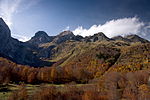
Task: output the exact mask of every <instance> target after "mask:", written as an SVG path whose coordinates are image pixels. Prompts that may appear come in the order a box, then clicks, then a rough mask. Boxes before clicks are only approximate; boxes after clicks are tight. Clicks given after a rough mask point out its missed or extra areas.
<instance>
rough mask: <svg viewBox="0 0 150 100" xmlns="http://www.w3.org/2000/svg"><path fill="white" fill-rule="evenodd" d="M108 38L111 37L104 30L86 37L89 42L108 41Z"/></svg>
mask: <svg viewBox="0 0 150 100" xmlns="http://www.w3.org/2000/svg"><path fill="white" fill-rule="evenodd" d="M108 40H110V39H109V38H108V37H107V36H106V35H105V34H104V33H102V32H99V33H97V34H94V35H93V36H87V37H85V41H87V42H96V41H108Z"/></svg>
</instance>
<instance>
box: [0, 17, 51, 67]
mask: <svg viewBox="0 0 150 100" xmlns="http://www.w3.org/2000/svg"><path fill="white" fill-rule="evenodd" d="M0 39H1V42H0V54H1V56H3V57H6V58H8V59H11V60H13V61H14V62H16V63H18V64H25V65H30V66H41V65H42V64H46V62H43V61H41V60H40V59H39V58H38V57H37V56H36V54H34V50H33V49H32V48H30V46H29V45H27V43H23V42H20V41H18V40H17V39H14V38H12V37H11V32H10V29H9V27H8V26H7V25H6V23H5V22H4V20H3V19H0ZM47 64H48V65H51V64H50V63H49V62H48V63H47ZM47 64H46V65H47Z"/></svg>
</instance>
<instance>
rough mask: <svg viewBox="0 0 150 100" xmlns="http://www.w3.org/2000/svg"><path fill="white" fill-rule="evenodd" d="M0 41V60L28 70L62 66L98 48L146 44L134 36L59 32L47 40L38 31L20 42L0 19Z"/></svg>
mask: <svg viewBox="0 0 150 100" xmlns="http://www.w3.org/2000/svg"><path fill="white" fill-rule="evenodd" d="M0 39H1V42H0V55H1V56H2V57H5V58H8V59H11V60H12V61H14V62H16V63H18V64H23V65H29V66H51V65H52V64H53V63H54V62H59V61H60V60H61V62H62V61H63V60H64V59H68V60H66V61H65V63H68V61H69V62H72V61H73V59H74V58H76V57H74V56H75V55H76V54H77V55H80V54H82V53H85V52H89V53H90V52H92V51H90V50H91V49H94V48H95V47H97V46H99V45H104V46H106V45H105V44H107V46H110V47H111V48H112V47H116V46H117V47H120V48H122V47H123V46H124V47H125V46H130V45H132V43H135V42H140V43H149V41H148V40H145V39H143V38H141V37H139V36H137V35H129V36H126V37H121V36H117V37H114V38H111V39H110V38H108V37H107V36H106V35H105V34H104V33H102V32H99V33H97V34H94V35H93V36H87V37H82V36H80V35H74V34H73V32H71V31H63V32H61V33H60V34H58V35H56V36H48V34H47V33H46V32H44V31H38V32H36V33H35V35H34V36H33V37H32V38H31V39H30V40H29V41H27V42H20V41H18V40H17V39H14V38H12V37H11V31H10V29H9V27H8V26H7V25H6V23H5V22H4V20H3V19H2V18H1V19H0ZM118 40H119V41H118ZM121 41H122V42H121ZM97 50H98V49H97ZM95 51H96V50H95ZM95 51H93V53H94V52H95ZM100 51H101V49H100ZM108 51H111V50H108ZM94 54H95V53H94ZM86 55H88V54H82V56H83V57H84V56H86ZM95 55H96V54H95ZM77 58H78V57H77ZM85 58H86V57H85ZM62 59H63V60H62ZM82 59H83V58H82ZM62 64H63V63H62ZM63 65H64V64H63Z"/></svg>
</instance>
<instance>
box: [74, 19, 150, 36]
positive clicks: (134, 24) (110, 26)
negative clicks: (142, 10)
mask: <svg viewBox="0 0 150 100" xmlns="http://www.w3.org/2000/svg"><path fill="white" fill-rule="evenodd" d="M149 29H150V24H146V23H144V22H142V21H140V19H139V18H137V17H130V18H122V19H116V20H111V21H107V22H106V23H105V24H103V25H101V24H100V25H93V26H91V27H90V28H89V29H84V28H83V27H82V26H79V27H78V28H76V29H75V30H74V31H73V33H74V34H75V35H82V36H89V35H93V34H95V33H98V32H104V33H105V35H106V36H108V37H110V38H111V37H114V36H118V35H122V36H124V35H129V34H137V35H140V36H142V37H146V36H148V37H149V36H150V35H149V32H150V31H149Z"/></svg>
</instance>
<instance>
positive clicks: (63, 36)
mask: <svg viewBox="0 0 150 100" xmlns="http://www.w3.org/2000/svg"><path fill="white" fill-rule="evenodd" d="M73 38H75V35H74V34H73V33H72V32H71V31H64V32H61V33H60V34H59V35H57V36H56V37H55V38H54V40H53V41H52V42H53V43H56V44H60V43H62V42H65V41H68V40H72V39H73Z"/></svg>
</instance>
